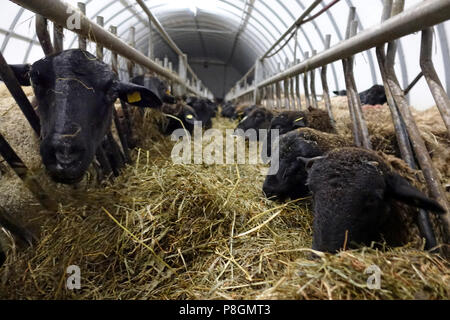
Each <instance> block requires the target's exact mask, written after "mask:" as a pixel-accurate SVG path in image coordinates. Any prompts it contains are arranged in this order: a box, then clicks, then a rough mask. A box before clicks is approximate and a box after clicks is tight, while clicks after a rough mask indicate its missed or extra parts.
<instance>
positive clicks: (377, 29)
mask: <svg viewBox="0 0 450 320" xmlns="http://www.w3.org/2000/svg"><path fill="white" fill-rule="evenodd" d="M316 2H317V1H316ZM316 2H314V3H313V4H312V6H314V5H315V4H316ZM310 8H311V7H310ZM310 8H308V9H307V10H309V9H310ZM403 8H404V0H394V1H393V0H384V5H383V9H384V10H383V14H382V19H381V22H380V24H379V25H377V26H374V27H372V28H369V29H367V30H364V31H362V32H360V33H359V34H357V28H356V27H357V22H356V19H355V17H356V12H355V10H356V9H355V8H353V7H351V8H350V14H349V19H348V21H347V33H346V39H345V40H343V41H341V42H340V43H338V44H336V45H334V46H333V47H331V48H330V47H329V45H327V44H326V45H325V50H324V51H322V52H320V53H317V54H315V52H313V54H312V56H310V57H309V54H308V53H305V60H304V61H302V62H300V61H297V60H296V61H295V62H296V63H295V65H293V66H290V67H289V66H288V65H289V64H286V65H287V69H286V70H284V71H281V68H280V67H279V72H278V73H276V74H274V75H272V76H269V77H264V72H263V71H262V70H263V68H264V61H265V59H264V57H266V56H267V54H265V55H263V56H262V58H261V59H259V60H257V61H256V63H255V66H254V67H253V68H252V69H251V72H252V73H254V75H255V76H254V81H253V83H252V84H249V83H248V81H247V78H248V76H249V75H250V73H247V74H246V75H245V76H244V77H243V78H242V79H240V80H239V81H238V82H237V83H236V85H235V86H234V87H233V88H232V89H231V90H230V92H229V93H228V94H227V95H226V100H232V101H236V102H246V103H254V104H262V105H264V106H266V107H269V108H276V109H283V106H284V109H301V99H300V98H301V95H303V96H304V100H305V102H306V107H309V106H313V107H315V100H316V94H315V86H314V83H313V82H314V71H315V70H316V69H318V68H322V71H321V81H322V88H323V91H324V92H323V99H324V102H325V106H326V108H327V110H328V112H329V114H330V116H332V105H331V102H330V99H329V92H328V84H327V75H326V72H327V71H326V70H327V65H329V64H331V63H333V62H336V61H339V60H341V61H342V64H343V71H344V75H345V84H346V89H347V98H348V102H349V111H350V116H351V120H352V124H353V127H352V131H353V136H354V139H355V145H356V146H358V147H364V148H367V149H371V143H370V135H369V132H368V130H367V125H366V121H365V119H364V113H363V112H362V108H361V101H360V98H359V95H358V92H357V91H356V90H357V88H356V85H355V79H354V76H353V64H354V62H353V56H354V55H355V54H358V53H362V52H364V51H366V50H369V49H371V48H376V54H377V60H378V65H379V68H380V73H381V77H382V80H383V84H384V87H385V91H386V97H387V101H388V105H389V109H390V111H391V114H392V119H393V123H394V129H395V134H396V137H397V141H398V145H399V149H400V154H401V157H402V158H403V159H404V160H405V162H406V163H407V164H408V165H409V166H410V167H411V168H413V169H420V170H422V172H423V175H424V178H425V181H426V184H427V186H428V190H429V193H430V195H431V196H432V197H433V198H434V199H436V200H437V201H439V203H440V204H441V205H442V206H443V207H444V208H445V209H446V214H444V215H442V216H440V221H441V223H442V225H443V230H444V238H445V239H444V241H445V243H446V244H449V243H450V241H449V240H450V204H449V202H448V200H447V197H446V194H445V191H444V188H443V186H442V185H441V183H440V179H439V174H438V172H437V170H436V169H435V168H434V165H433V163H432V161H431V158H430V154H429V152H428V150H427V148H426V145H425V142H424V140H423V138H422V136H421V135H420V131H419V129H418V127H417V125H416V122H415V120H414V117H413V115H412V113H411V110H410V108H409V104H408V102H407V100H406V98H405V95H406V92H409V90H410V89H411V87H412V86H414V84H415V83H417V81H418V79H420V77H421V76H422V74H423V76H425V79H426V80H427V83H428V86H429V88H430V91H431V93H432V96H433V98H434V100H435V102H436V105H437V108H438V109H439V112H440V114H441V116H442V118H443V121H444V124H445V126H446V128H447V131H448V133H449V134H450V100H449V98H448V96H447V94H446V92H445V90H444V88H443V86H442V83H441V81H440V80H439V77H438V75H437V73H436V71H435V69H434V65H433V61H432V59H431V49H432V47H433V46H432V41H433V37H432V27H433V26H434V25H437V24H439V23H442V22H444V21H446V20H448V19H450V1H448V0H429V1H423V2H421V3H419V4H418V5H416V6H415V7H412V8H410V9H408V10H406V11H403ZM302 17H303V18H304V17H305V14H302V15H301V17H300V18H302ZM300 18H299V20H301V19H300ZM291 31H292V27H291V28H290V29H288V31H286V32H285V33H284V34H283V36H282V38H284V37H286V36H287V35H289V33H290V32H291ZM414 32H422V46H421V55H420V61H418V63H419V62H420V66H421V69H422V71H421V73H420V74H419V75H418V76H417V77H416V79H415V80H414V81H413V82H412V83H411V85H410V86H408V88H406V90H403V89H402V88H401V86H400V84H399V81H398V79H397V76H396V72H395V70H394V62H395V55H396V52H397V39H399V38H401V37H403V36H406V35H409V34H411V33H414ZM282 38H280V39H279V40H278V41H277V42H276V43H275V44H274V45H273V46H272V47H271V49H270V50H272V49H274V48H275V47H276V45H277V44H278V43H280V42H281V40H282ZM329 38H330V36H329V35H327V37H326V40H327V43H328V44H329ZM386 44H388V46H387V50H386ZM300 76H303V84H304V85H303V87H304V89H303V90H304V92H303V93H301V92H300V87H301V86H300ZM308 82H310V84H311V85H310V86H308ZM242 83H244V85H242ZM331 119H332V118H331ZM416 159H417V163H416ZM418 225H419V229H420V230H421V234H422V236H423V237H425V239H426V248H428V249H431V248H432V247H435V246H436V245H437V241H436V237H435V235H434V231H433V228H432V225H431V223H430V220H429V217H428V212H426V211H424V210H420V211H419V215H418ZM447 253H448V252H447Z"/></svg>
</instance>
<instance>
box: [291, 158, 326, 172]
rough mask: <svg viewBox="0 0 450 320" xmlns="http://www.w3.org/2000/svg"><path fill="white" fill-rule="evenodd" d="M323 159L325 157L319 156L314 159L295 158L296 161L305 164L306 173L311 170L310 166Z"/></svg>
mask: <svg viewBox="0 0 450 320" xmlns="http://www.w3.org/2000/svg"><path fill="white" fill-rule="evenodd" d="M325 158H326V156H319V157H314V158H304V157H297V160H298V161H301V162H303V163H304V164H305V169H306V171H309V170H310V169H311V167H312V165H313V164H314V162H316V161H317V160H321V159H325Z"/></svg>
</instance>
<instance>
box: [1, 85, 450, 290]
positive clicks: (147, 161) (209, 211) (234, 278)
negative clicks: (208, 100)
mask: <svg viewBox="0 0 450 320" xmlns="http://www.w3.org/2000/svg"><path fill="white" fill-rule="evenodd" d="M1 92H2V93H0V99H1V100H0V119H1V124H0V131H1V132H2V134H4V135H5V136H6V138H7V139H11V140H12V141H10V142H11V144H12V145H13V147H14V148H15V149H16V151H17V153H18V154H19V155H20V156H21V157H22V159H23V160H24V161H25V163H26V164H27V165H28V166H29V167H30V168H31V169H32V170H33V171H35V172H36V175H38V176H39V177H43V176H45V173H44V172H43V170H42V166H41V164H40V162H39V155H38V150H37V149H36V147H37V146H38V140H37V138H33V137H32V131H31V129H30V131H29V132H26V130H27V129H26V130H25V129H24V127H23V124H24V123H25V122H24V120H21V121H22V122H21V123H22V125H19V124H16V125H14V122H13V121H15V120H14V118H23V116H22V115H21V114H20V111H19V110H18V109H17V106H15V104H14V103H13V100H12V98H10V97H9V95H8V93H6V94H5V93H4V92H5V89H4V88H2V91H1ZM27 94H28V95H29V96H30V95H31V91H27ZM332 102H333V111H334V112H335V117H336V120H337V124H338V125H339V126H338V131H339V133H341V134H343V135H348V136H350V135H351V131H350V126H348V124H349V121H350V120H349V117H348V109H346V108H347V102H346V100H345V99H342V98H339V97H338V98H334V99H333V101H332ZM415 115H416V119H417V121H418V124H419V127H420V128H421V132H422V134H423V136H424V138H425V139H426V141H427V145H428V147H429V148H430V149H431V150H432V155H433V161H434V163H435V165H436V167H437V168H438V169H439V170H440V174H441V177H442V183H443V184H444V186H447V188H448V185H449V183H450V180H449V179H450V168H449V164H450V155H449V152H450V151H449V145H450V142H449V137H447V136H446V132H445V128H444V127H443V124H441V123H440V122H438V121H440V119H439V116H438V115H437V114H436V112H435V111H434V109H430V110H428V111H424V112H415ZM366 116H367V119H368V122H369V131H370V132H371V134H372V139H376V141H379V143H378V144H374V145H376V146H378V147H377V148H379V149H380V150H381V149H383V150H384V151H386V153H390V154H395V153H396V150H395V134H394V133H393V129H391V127H390V126H391V125H390V122H388V121H384V120H383V121H379V120H374V121H371V119H388V117H389V111H388V108H387V106H386V105H385V106H384V107H383V108H381V109H377V110H375V109H374V110H367V111H366ZM135 118H136V119H135V123H136V133H137V135H138V136H139V141H140V143H139V145H140V148H136V149H135V150H133V152H132V157H133V163H132V164H131V165H128V166H127V167H126V168H124V169H123V171H122V174H121V175H120V176H119V177H117V178H115V180H114V181H113V182H111V183H107V184H106V186H97V185H95V184H93V183H85V184H82V185H80V186H79V187H77V188H73V187H60V186H55V185H54V184H53V183H52V182H50V181H49V180H48V179H44V178H42V179H41V181H42V184H43V187H44V188H45V189H46V190H49V191H50V192H51V194H52V196H53V197H54V198H55V199H56V200H58V202H59V210H58V212H57V213H49V212H47V211H45V210H43V209H41V208H40V207H39V205H38V204H37V203H36V202H35V200H34V199H33V198H32V196H31V195H30V194H29V193H28V191H27V190H26V189H24V188H23V186H22V185H21V182H20V180H19V181H17V179H16V178H15V177H14V176H13V174H12V173H11V172H10V170H9V169H8V168H7V167H6V166H3V165H1V162H0V166H1V167H0V168H3V169H2V172H3V173H2V176H1V177H0V185H1V187H0V201H1V202H0V205H2V206H4V207H5V208H6V209H7V210H11V211H13V212H14V213H15V214H17V217H18V218H19V219H20V220H21V221H22V222H23V223H24V224H25V225H27V226H29V227H30V228H31V229H32V230H35V232H36V233H37V234H38V235H39V241H38V242H37V243H36V244H35V245H34V246H33V247H30V248H19V247H17V246H16V244H15V243H14V242H13V241H12V239H11V237H10V236H9V235H8V234H7V233H2V235H1V236H2V237H4V238H5V239H6V241H5V242H6V243H8V244H9V248H7V249H8V250H7V253H8V257H7V261H6V263H5V265H3V267H1V268H0V299H448V298H449V293H450V292H449V289H450V287H449V284H450V271H449V270H450V269H449V263H448V261H447V260H445V259H442V258H440V257H439V256H438V255H435V254H431V253H428V252H425V251H423V250H422V248H421V247H420V246H419V247H417V246H415V245H413V244H411V245H407V246H404V247H399V248H382V249H379V248H378V249H376V248H370V247H363V248H360V249H358V250H349V251H343V252H340V253H338V254H335V255H332V254H325V253H323V254H320V257H319V258H317V259H312V258H311V252H312V250H311V249H310V247H311V235H312V229H311V228H312V213H311V208H312V206H311V202H310V199H299V200H295V201H289V202H285V203H279V202H273V201H270V200H267V199H266V198H265V197H264V196H263V194H262V191H261V188H262V184H263V180H264V176H263V175H261V170H264V166H263V165H250V164H244V165H207V164H202V165H195V164H190V165H184V164H180V165H178V164H173V163H172V159H171V151H172V148H173V145H174V144H175V142H174V141H171V140H170V137H165V136H163V135H162V134H160V132H159V130H158V126H159V122H160V121H161V117H160V116H159V114H158V112H157V111H153V110H148V111H146V112H145V115H144V116H141V115H140V114H139V112H136V113H135ZM438 119H439V120H438ZM236 124H237V121H230V120H228V119H224V118H221V117H218V118H215V119H214V121H213V128H216V129H229V128H234V127H235V126H236ZM25 125H27V124H26V123H25ZM5 128H8V129H6V130H5ZM14 128H15V129H16V130H14ZM441 129H442V130H441ZM8 134H9V136H8ZM13 135H17V136H16V137H14V136H13ZM28 139H31V140H30V142H29V143H27V141H29V140H28ZM33 139H35V140H33ZM19 143H20V144H19ZM30 148H31V150H33V151H34V152H33V151H29V150H30ZM27 149H28V151H27ZM28 152H29V153H28ZM0 161H1V159H0ZM13 181H16V182H13ZM12 190H14V191H12ZM12 196H14V198H11V197H12ZM71 265H77V266H79V267H80V270H81V281H82V286H81V289H80V290H74V291H71V290H67V289H66V286H65V282H66V277H67V273H66V270H67V268H68V267H69V266H71ZM373 265H376V266H378V267H379V268H380V269H381V272H382V273H381V288H380V289H371V288H370V287H369V286H368V284H367V278H368V277H369V274H366V273H365V271H366V270H367V268H368V267H370V266H373Z"/></svg>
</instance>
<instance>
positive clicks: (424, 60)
mask: <svg viewBox="0 0 450 320" xmlns="http://www.w3.org/2000/svg"><path fill="white" fill-rule="evenodd" d="M432 50H433V29H432V28H428V29H425V30H423V31H422V46H421V49H420V67H421V68H422V72H423V74H424V76H425V79H426V80H427V83H428V87H429V88H430V91H431V94H432V95H433V98H434V101H435V102H436V106H437V107H438V109H439V112H440V113H441V116H442V119H443V120H444V124H445V126H446V127H447V132H448V134H449V136H450V99H449V98H448V96H447V94H446V93H445V90H444V87H443V86H442V82H441V80H440V79H439V76H438V74H437V72H436V69H435V68H434V64H433V60H432V56H433V53H432Z"/></svg>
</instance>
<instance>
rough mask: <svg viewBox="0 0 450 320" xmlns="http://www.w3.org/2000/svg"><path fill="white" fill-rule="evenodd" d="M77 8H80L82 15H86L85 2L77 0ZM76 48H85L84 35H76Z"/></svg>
mask: <svg viewBox="0 0 450 320" xmlns="http://www.w3.org/2000/svg"><path fill="white" fill-rule="evenodd" d="M77 4H78V9H80V11H81V13H82V14H83V15H86V4H84V3H83V2H78V3H77ZM78 48H80V49H82V50H86V48H87V41H86V38H85V37H82V36H78Z"/></svg>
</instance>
